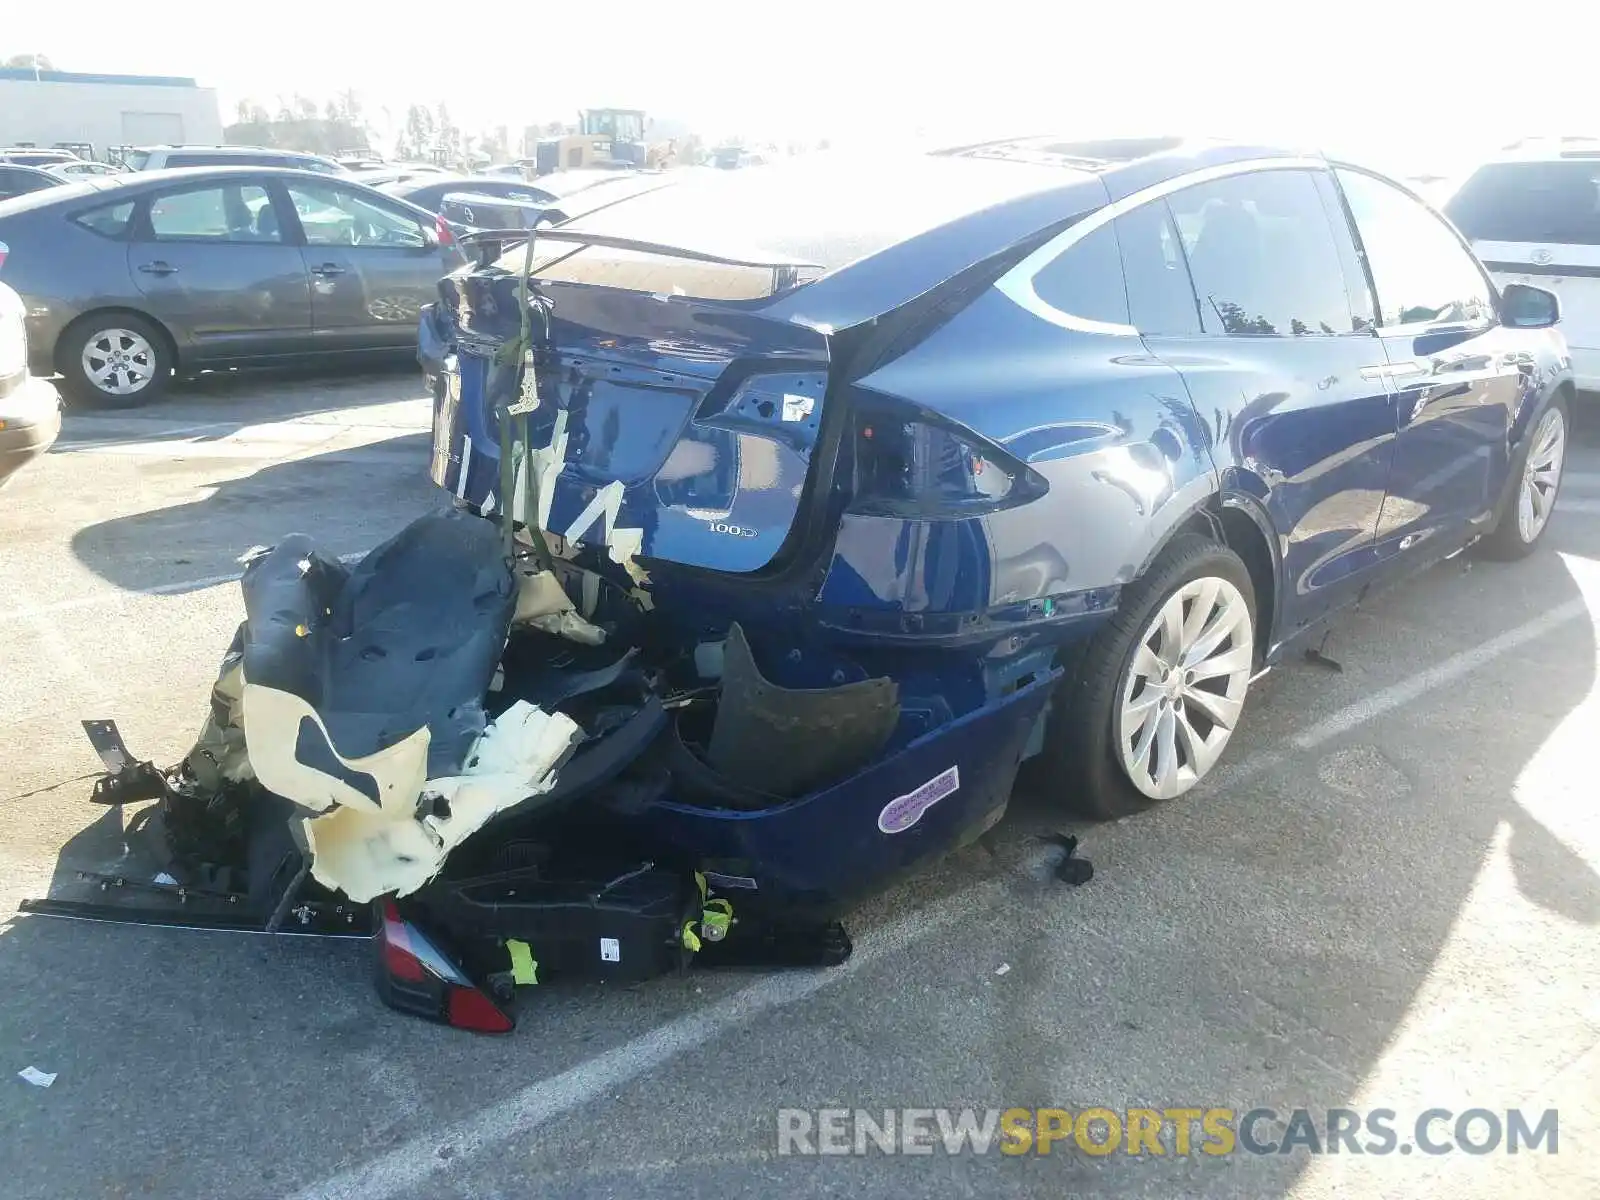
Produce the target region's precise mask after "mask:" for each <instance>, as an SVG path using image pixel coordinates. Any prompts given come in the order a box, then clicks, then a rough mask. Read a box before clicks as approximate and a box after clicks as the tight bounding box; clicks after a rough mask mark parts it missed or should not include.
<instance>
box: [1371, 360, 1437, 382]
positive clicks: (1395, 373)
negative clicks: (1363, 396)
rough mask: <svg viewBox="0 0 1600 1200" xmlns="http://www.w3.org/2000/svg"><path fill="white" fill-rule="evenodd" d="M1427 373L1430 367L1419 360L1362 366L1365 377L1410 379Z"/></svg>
mask: <svg viewBox="0 0 1600 1200" xmlns="http://www.w3.org/2000/svg"><path fill="white" fill-rule="evenodd" d="M1427 373H1428V368H1427V367H1425V366H1423V365H1422V364H1421V363H1419V362H1397V363H1376V364H1374V365H1373V366H1370V367H1362V368H1361V378H1363V379H1410V378H1411V377H1412V376H1414V375H1426V374H1427Z"/></svg>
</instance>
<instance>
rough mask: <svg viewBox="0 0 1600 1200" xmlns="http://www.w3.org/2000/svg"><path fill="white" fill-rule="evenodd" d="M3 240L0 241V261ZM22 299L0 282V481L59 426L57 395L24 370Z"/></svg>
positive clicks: (46, 446) (36, 452) (40, 450)
mask: <svg viewBox="0 0 1600 1200" xmlns="http://www.w3.org/2000/svg"><path fill="white" fill-rule="evenodd" d="M5 256H6V246H5V244H4V243H0V264H3V263H4V262H5ZM22 317H23V307H22V299H21V297H19V296H18V295H17V293H16V292H14V291H12V290H11V289H10V288H8V287H6V285H5V284H3V283H0V484H4V483H5V482H6V481H7V480H8V479H10V478H11V477H12V476H13V475H15V474H16V473H17V471H19V470H20V469H21V468H22V467H23V466H25V465H26V464H28V463H30V462H32V461H33V460H34V459H36V458H38V457H39V455H41V454H43V453H44V452H45V451H46V450H48V449H50V446H51V444H52V443H53V442H54V441H55V440H56V435H57V434H58V433H60V432H61V400H60V397H58V396H57V395H56V389H55V388H53V387H52V386H51V385H50V383H49V381H48V380H44V379H40V378H39V377H38V376H36V375H33V374H31V373H30V372H29V370H28V333H27V328H26V326H25V325H24V323H23V319H22Z"/></svg>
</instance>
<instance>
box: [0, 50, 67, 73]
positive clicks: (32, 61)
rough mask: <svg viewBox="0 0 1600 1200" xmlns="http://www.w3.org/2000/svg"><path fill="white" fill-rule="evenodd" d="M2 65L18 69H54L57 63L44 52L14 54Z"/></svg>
mask: <svg viewBox="0 0 1600 1200" xmlns="http://www.w3.org/2000/svg"><path fill="white" fill-rule="evenodd" d="M0 67H7V68H12V69H15V70H18V71H54V70H55V69H56V67H55V64H54V63H53V62H51V61H50V60H49V59H48V58H46V57H45V56H44V55H42V54H13V55H12V56H11V57H10V58H8V59H6V60H5V61H4V62H0Z"/></svg>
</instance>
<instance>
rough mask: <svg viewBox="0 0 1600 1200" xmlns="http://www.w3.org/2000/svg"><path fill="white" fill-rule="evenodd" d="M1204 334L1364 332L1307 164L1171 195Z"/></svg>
mask: <svg viewBox="0 0 1600 1200" xmlns="http://www.w3.org/2000/svg"><path fill="white" fill-rule="evenodd" d="M1168 207H1169V208H1170V210H1171V212H1172V219H1173V223H1174V224H1175V225H1176V227H1177V230H1178V236H1179V239H1180V241H1181V243H1182V246H1183V250H1184V254H1185V256H1186V257H1187V260H1188V264H1189V271H1190V274H1191V275H1192V277H1193V279H1194V289H1195V293H1196V294H1197V295H1198V297H1199V300H1200V319H1201V321H1202V322H1203V325H1204V329H1205V332H1207V333H1212V334H1226V335H1229V336H1234V337H1314V336H1333V335H1337V334H1347V333H1352V332H1354V331H1355V323H1354V319H1353V317H1352V315H1351V311H1350V298H1349V296H1348V294H1347V293H1346V291H1345V286H1344V273H1343V269H1342V267H1341V265H1340V261H1339V250H1338V245H1337V243H1336V242H1335V241H1334V234H1333V226H1332V225H1330V224H1329V222H1328V215H1327V210H1326V209H1325V208H1324V207H1323V204H1322V200H1321V197H1320V196H1319V195H1318V194H1317V185H1316V180H1315V179H1314V178H1313V177H1312V175H1311V174H1310V172H1308V171H1255V172H1251V173H1249V174H1245V175H1235V176H1230V177H1229V178H1226V179H1219V180H1216V181H1215V182H1213V183H1202V184H1196V185H1194V186H1193V187H1187V188H1184V189H1183V190H1181V191H1178V192H1174V193H1173V194H1172V196H1170V197H1169V198H1168Z"/></svg>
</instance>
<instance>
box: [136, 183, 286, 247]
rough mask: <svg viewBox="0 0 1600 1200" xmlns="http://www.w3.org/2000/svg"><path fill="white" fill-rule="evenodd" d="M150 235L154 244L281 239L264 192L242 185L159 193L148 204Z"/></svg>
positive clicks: (258, 187) (254, 187)
mask: <svg viewBox="0 0 1600 1200" xmlns="http://www.w3.org/2000/svg"><path fill="white" fill-rule="evenodd" d="M150 234H151V236H152V237H154V238H155V240H156V241H158V242H278V241H282V240H283V238H282V234H281V233H280V231H279V229H278V222H277V216H276V214H275V213H274V211H273V208H272V200H271V198H270V197H268V195H267V192H266V189H265V188H262V187H260V186H258V185H256V184H244V183H229V184H213V185H211V186H210V187H195V188H186V189H184V190H183V191H173V192H162V193H161V194H160V195H157V196H155V197H154V198H153V199H151V201H150Z"/></svg>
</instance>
